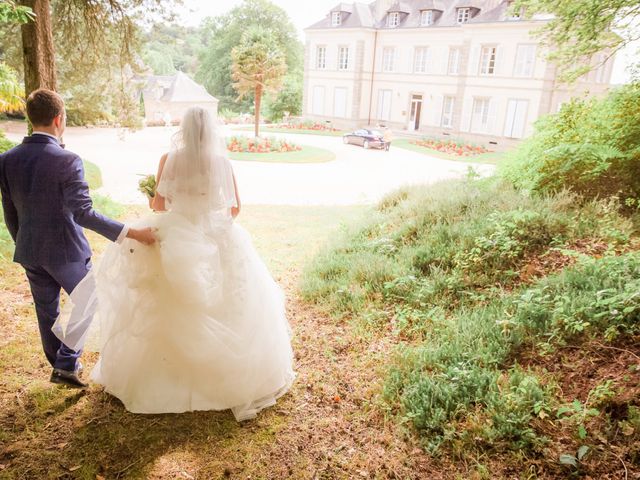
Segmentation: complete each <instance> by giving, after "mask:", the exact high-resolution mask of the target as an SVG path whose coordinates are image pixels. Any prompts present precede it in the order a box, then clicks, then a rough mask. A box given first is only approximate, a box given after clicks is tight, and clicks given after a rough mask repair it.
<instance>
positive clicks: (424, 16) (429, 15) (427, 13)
mask: <svg viewBox="0 0 640 480" xmlns="http://www.w3.org/2000/svg"><path fill="white" fill-rule="evenodd" d="M431 24H433V10H422V12H421V13H420V26H421V27H427V26H429V25H431Z"/></svg>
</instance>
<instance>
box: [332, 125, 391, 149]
mask: <svg viewBox="0 0 640 480" xmlns="http://www.w3.org/2000/svg"><path fill="white" fill-rule="evenodd" d="M383 137H384V135H383V134H382V133H381V132H379V131H378V130H367V129H365V128H362V129H360V130H356V131H355V132H352V133H347V134H345V135H344V136H343V137H342V140H343V141H344V143H345V144H352V145H360V146H362V147H364V148H384V143H385V142H384V139H383Z"/></svg>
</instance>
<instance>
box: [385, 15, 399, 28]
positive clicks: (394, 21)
mask: <svg viewBox="0 0 640 480" xmlns="http://www.w3.org/2000/svg"><path fill="white" fill-rule="evenodd" d="M398 25H400V13H399V12H391V13H390V14H389V16H388V17H387V27H389V28H395V27H397V26H398Z"/></svg>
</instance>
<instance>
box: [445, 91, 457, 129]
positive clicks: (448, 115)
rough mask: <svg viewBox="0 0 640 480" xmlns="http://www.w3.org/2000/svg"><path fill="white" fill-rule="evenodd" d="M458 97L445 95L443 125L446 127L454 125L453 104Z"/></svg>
mask: <svg viewBox="0 0 640 480" xmlns="http://www.w3.org/2000/svg"><path fill="white" fill-rule="evenodd" d="M455 101H456V99H455V98H454V97H444V102H443V103H442V122H441V124H442V126H443V127H444V128H452V127H453V105H454V103H455Z"/></svg>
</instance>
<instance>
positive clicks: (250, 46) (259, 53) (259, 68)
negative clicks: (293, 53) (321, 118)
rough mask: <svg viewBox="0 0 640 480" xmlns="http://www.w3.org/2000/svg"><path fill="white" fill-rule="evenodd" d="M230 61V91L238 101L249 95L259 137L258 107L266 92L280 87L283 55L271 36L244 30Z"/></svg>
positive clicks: (261, 30) (284, 66)
mask: <svg viewBox="0 0 640 480" xmlns="http://www.w3.org/2000/svg"><path fill="white" fill-rule="evenodd" d="M231 58H232V60H233V66H232V77H233V80H234V84H233V88H235V89H236V91H237V92H238V99H242V98H243V97H245V96H246V95H247V94H249V93H253V98H254V102H255V108H254V110H255V112H254V117H255V135H256V137H258V136H259V134H260V107H261V102H262V96H263V95H264V94H265V93H266V92H275V91H277V90H278V89H279V88H280V87H281V86H282V81H283V79H284V76H285V74H286V73H287V64H286V61H285V55H284V52H283V51H282V50H281V49H280V47H279V45H278V42H277V40H276V38H275V36H274V35H273V34H272V33H271V32H270V31H268V30H266V29H264V28H262V27H252V28H250V29H249V30H247V31H246V32H245V33H244V34H243V35H242V39H241V40H240V44H239V45H238V46H237V47H235V48H234V49H233V50H232V51H231Z"/></svg>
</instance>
